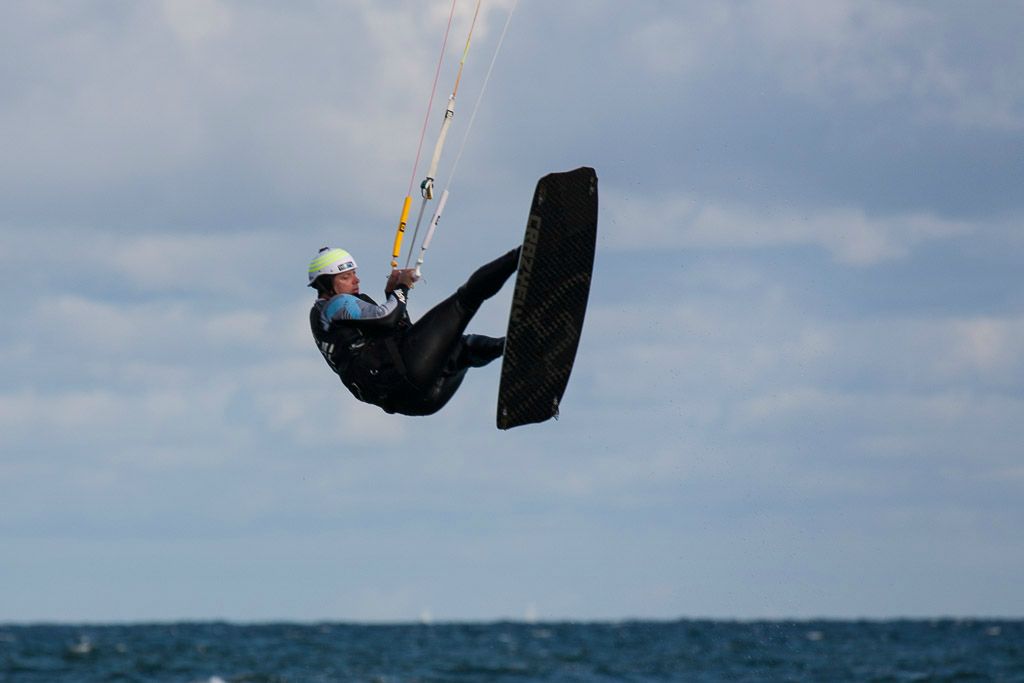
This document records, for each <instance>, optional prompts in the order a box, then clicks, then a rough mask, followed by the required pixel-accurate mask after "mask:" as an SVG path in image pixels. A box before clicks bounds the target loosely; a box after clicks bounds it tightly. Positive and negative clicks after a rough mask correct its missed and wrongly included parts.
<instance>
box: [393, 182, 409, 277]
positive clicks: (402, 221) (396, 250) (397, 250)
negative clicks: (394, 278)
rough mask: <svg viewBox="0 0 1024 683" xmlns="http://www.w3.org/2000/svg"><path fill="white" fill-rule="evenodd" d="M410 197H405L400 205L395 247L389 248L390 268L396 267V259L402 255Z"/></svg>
mask: <svg viewBox="0 0 1024 683" xmlns="http://www.w3.org/2000/svg"><path fill="white" fill-rule="evenodd" d="M410 206H412V197H411V196H407V197H406V198H405V202H404V203H403V204H402V217H401V218H399V219H398V231H397V232H395V246H394V247H392V248H391V267H392V268H397V267H398V257H399V255H401V253H402V238H403V237H405V225H406V224H407V223H408V222H409V207H410Z"/></svg>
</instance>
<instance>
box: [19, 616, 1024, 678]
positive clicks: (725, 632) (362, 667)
mask: <svg viewBox="0 0 1024 683" xmlns="http://www.w3.org/2000/svg"><path fill="white" fill-rule="evenodd" d="M0 681H3V682H4V683H7V682H11V683H35V682H37V681H38V682H39V683H65V682H66V683H91V682H93V681H95V682H100V681H102V682H104V683H115V682H121V681H125V682H127V681H146V682H148V681H160V682H163V681H166V682H168V683H170V682H175V683H286V682H287V683H301V682H305V681H309V682H311V683H317V682H327V681H332V682H333V681H357V682H358V681H365V682H368V683H371V682H372V683H413V682H417V683H433V682H436V683H442V682H447V681H452V682H467V683H468V682H470V681H481V682H483V681H487V682H494V681H497V682H504V681H509V682H511V681H515V682H517V683H525V682H529V681H559V682H561V681H572V682H579V683H597V682H602V683H604V682H611V681H633V682H636V683H641V682H643V683H648V682H655V681H828V682H831V681H879V682H881V681H1024V621H1021V620H988V619H966V620H953V619H942V620H933V621H925V620H894V621H795V622H794V621H751V622H745V621H698V620H680V621H659V622H651V621H624V622H608V623H572V622H560V623H543V622H541V623H521V622H496V623H480V624H477V623H466V624H459V623H451V624H441V623H438V624H405V625H360V624H345V623H318V624H292V623H280V624H276V623H275V624H231V623H219V622H217V623H174V624H131V625H46V624H41V625H2V624H0Z"/></svg>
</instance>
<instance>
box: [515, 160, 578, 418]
mask: <svg viewBox="0 0 1024 683" xmlns="http://www.w3.org/2000/svg"><path fill="white" fill-rule="evenodd" d="M596 243H597V174H596V173H595V172H594V169H592V168H588V167H583V168H578V169H576V170H575V171H567V172H565V173H552V174H550V175H546V176H544V177H543V178H541V179H540V181H539V182H538V183H537V189H536V191H535V192H534V195H533V204H532V205H531V207H530V218H529V220H528V221H527V222H526V235H525V237H524V238H523V251H522V256H521V257H520V260H519V272H518V275H517V276H516V285H515V290H514V292H513V294H512V310H511V312H510V314H509V321H508V331H507V333H506V335H505V352H504V359H503V360H502V365H501V384H500V386H499V389H498V419H497V422H498V429H511V428H512V427H518V426H521V425H526V424H532V423H536V422H544V421H545V420H548V419H550V418H552V417H555V418H557V417H558V412H559V406H560V403H561V400H562V395H563V394H564V393H565V388H566V386H567V385H568V383H569V375H570V374H571V373H572V366H573V363H574V362H575V360H576V350H577V348H578V347H579V342H580V334H581V333H582V331H583V318H584V316H585V315H586V312H587V299H588V298H589V296H590V277H591V272H592V271H593V268H594V249H595V246H596Z"/></svg>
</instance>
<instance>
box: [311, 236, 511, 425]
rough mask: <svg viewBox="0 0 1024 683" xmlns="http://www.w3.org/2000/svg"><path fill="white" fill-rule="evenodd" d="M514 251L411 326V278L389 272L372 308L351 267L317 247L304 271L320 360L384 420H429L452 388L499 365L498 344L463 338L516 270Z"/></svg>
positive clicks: (341, 256)
mask: <svg viewBox="0 0 1024 683" xmlns="http://www.w3.org/2000/svg"><path fill="white" fill-rule="evenodd" d="M519 252H520V249H519V248H516V249H513V250H512V251H510V252H508V253H507V254H505V255H504V256H501V257H499V258H497V259H495V260H494V261H491V262H490V263H488V264H486V265H484V266H482V267H481V268H479V269H478V270H477V271H476V272H475V273H473V275H471V276H470V278H469V280H467V281H466V283H465V284H464V285H462V286H461V287H459V289H458V290H457V291H456V292H455V293H454V294H453V295H451V296H450V297H448V298H447V299H445V300H444V301H442V302H441V303H439V304H438V305H437V306H435V307H434V308H432V309H431V310H430V311H428V312H427V313H426V315H424V316H423V317H422V318H421V319H420V320H419V321H417V322H416V323H412V322H411V321H410V320H409V315H408V313H407V312H406V310H405V308H406V297H407V295H408V294H409V290H410V289H411V288H412V286H413V284H414V283H415V281H416V275H415V273H414V271H412V270H395V271H393V272H392V274H391V277H390V278H389V279H388V282H387V285H386V286H385V288H384V294H385V296H386V297H387V298H386V300H385V302H384V303H383V304H377V303H376V302H375V301H374V300H373V299H371V298H370V297H369V296H367V295H365V294H362V293H361V292H360V291H359V277H358V276H357V275H356V268H357V266H356V262H355V259H353V258H352V256H351V255H350V254H349V253H348V252H347V251H345V250H344V249H332V248H329V247H324V248H323V249H321V250H320V252H319V253H318V254H317V256H316V258H314V259H313V261H312V262H311V263H310V264H309V286H310V287H313V288H315V289H316V291H317V295H318V296H317V300H316V302H315V303H314V304H313V308H312V310H311V311H310V313H309V323H310V327H311V328H312V331H313V338H314V339H315V340H316V343H317V347H318V348H319V349H320V353H322V354H323V356H324V359H325V360H326V361H327V364H328V365H329V366H330V367H331V369H332V370H334V372H336V373H337V374H338V376H339V377H341V381H342V383H344V385H345V386H346V387H347V388H348V389H349V391H351V392H352V395H353V396H355V397H356V398H358V399H359V400H360V401H365V402H366V403H372V404H374V405H377V406H380V407H381V408H383V409H384V410H385V411H387V412H389V413H401V414H403V415H431V414H433V413H436V412H437V411H438V410H440V409H441V408H442V407H443V406H444V405H445V404H446V403H447V402H448V400H449V399H450V398H451V397H452V396H453V395H454V394H455V390H456V389H458V388H459V385H460V384H461V383H462V380H463V378H464V377H465V375H466V371H467V370H468V369H469V368H471V367H481V366H484V365H487V364H488V363H490V362H491V361H492V360H494V359H495V358H499V357H500V356H501V354H502V350H503V349H504V345H505V339H504V337H501V338H495V337H485V336H483V335H475V334H469V335H467V334H463V332H465V330H466V326H467V325H468V324H469V321H470V319H471V318H472V317H473V315H474V314H475V313H476V311H477V309H478V308H479V307H480V304H482V303H483V302H484V300H486V299H489V298H490V297H492V296H494V295H495V294H497V293H498V290H500V289H501V286H502V285H503V284H504V283H505V281H506V280H507V279H508V278H509V276H511V275H512V273H514V272H515V271H516V268H517V267H518V265H519Z"/></svg>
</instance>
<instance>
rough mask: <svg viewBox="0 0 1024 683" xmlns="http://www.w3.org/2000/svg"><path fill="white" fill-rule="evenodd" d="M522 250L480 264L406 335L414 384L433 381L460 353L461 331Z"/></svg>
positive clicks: (513, 268)
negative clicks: (454, 290) (455, 289)
mask: <svg viewBox="0 0 1024 683" xmlns="http://www.w3.org/2000/svg"><path fill="white" fill-rule="evenodd" d="M519 251H520V250H519V248H516V249H513V250H512V251H510V252H508V253H507V254H505V255H504V256H501V257H499V258H497V259H495V260H493V261H491V262H490V263H487V264H485V265H483V266H481V267H480V268H478V269H477V270H476V272H474V273H473V274H472V275H471V276H470V277H469V280H467V281H466V284H464V285H462V286H461V287H459V289H458V291H456V292H455V294H453V295H451V296H450V297H448V298H447V299H445V300H444V301H442V302H441V303H439V304H438V305H437V306H434V308H432V309H430V310H429V311H428V312H427V313H426V315H424V316H423V317H422V318H420V319H419V320H418V321H417V322H416V323H415V324H414V325H413V326H412V327H411V328H410V329H409V331H408V332H407V333H406V334H405V335H403V337H404V338H403V342H402V358H403V360H404V361H405V367H406V371H407V374H408V376H409V379H410V380H412V382H413V383H414V384H416V385H417V386H420V387H426V386H428V385H430V384H432V383H433V382H434V380H436V379H437V377H438V376H439V375H440V374H441V372H442V371H443V370H444V368H445V364H446V363H447V362H448V361H449V360H450V359H451V358H452V356H453V354H457V353H459V351H460V350H461V349H460V342H462V333H463V332H465V330H466V326H467V325H468V324H469V321H470V320H471V319H472V317H473V315H474V314H475V313H476V312H477V309H479V308H480V304H482V303H483V302H484V300H486V299H489V298H490V297H492V296H494V295H495V294H497V293H498V290H500V289H501V286H502V285H503V284H505V281H506V280H508V278H509V277H510V276H511V275H512V273H514V272H516V268H517V267H518V266H519ZM488 353H490V354H493V353H494V349H493V348H490V349H488V350H485V351H484V355H487V354H488ZM459 355H461V354H459ZM497 355H500V351H499V353H498V354H497ZM494 357H497V356H494ZM491 360H493V358H491ZM464 367H465V366H464Z"/></svg>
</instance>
